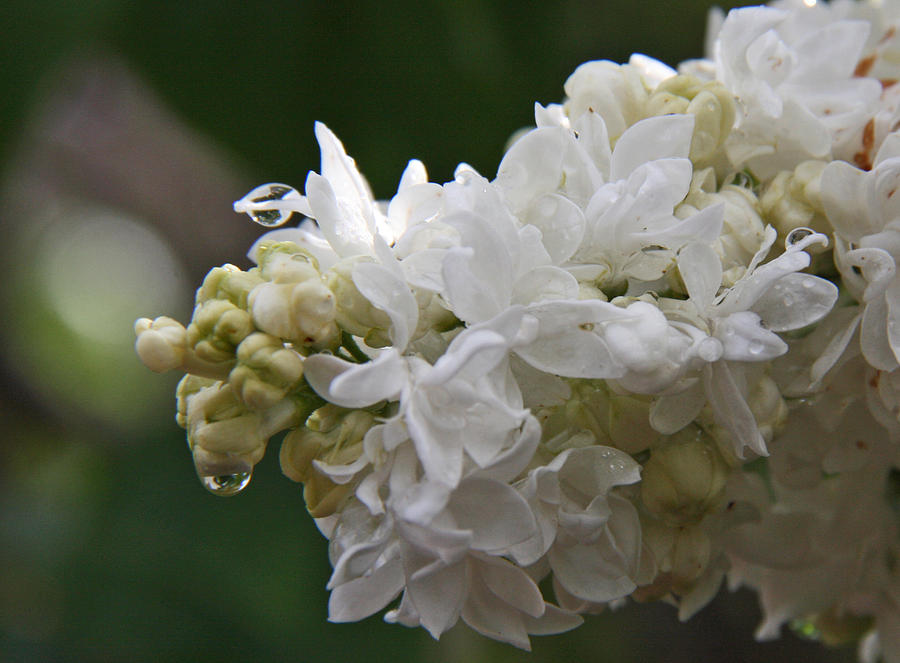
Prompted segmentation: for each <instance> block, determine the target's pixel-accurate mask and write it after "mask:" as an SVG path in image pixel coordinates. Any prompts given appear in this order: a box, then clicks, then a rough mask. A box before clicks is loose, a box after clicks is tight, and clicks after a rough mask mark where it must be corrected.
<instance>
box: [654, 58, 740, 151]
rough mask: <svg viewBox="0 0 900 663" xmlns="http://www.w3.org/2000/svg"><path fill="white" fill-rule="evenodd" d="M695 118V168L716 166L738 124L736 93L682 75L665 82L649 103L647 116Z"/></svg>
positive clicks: (718, 84)
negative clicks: (717, 154)
mask: <svg viewBox="0 0 900 663" xmlns="http://www.w3.org/2000/svg"><path fill="white" fill-rule="evenodd" d="M670 113H684V114H690V115H693V116H694V135H693V137H692V139H691V153H690V158H691V161H692V162H693V163H694V167H695V168H700V167H702V166H704V165H708V164H712V162H713V161H714V159H715V155H716V152H717V151H718V150H719V148H720V147H721V146H722V145H723V144H724V142H725V139H726V138H728V135H729V134H730V133H731V127H732V126H733V125H734V119H735V106H734V98H733V96H732V94H731V93H730V92H729V91H728V90H727V89H726V88H725V86H724V85H722V84H721V83H719V82H718V81H702V80H700V79H699V78H697V77H695V76H689V75H679V76H673V77H672V78H667V79H666V80H664V81H662V82H661V83H660V84H659V85H658V86H657V88H656V90H654V92H653V94H651V95H650V98H649V100H648V101H647V115H648V116H653V115H668V114H670Z"/></svg>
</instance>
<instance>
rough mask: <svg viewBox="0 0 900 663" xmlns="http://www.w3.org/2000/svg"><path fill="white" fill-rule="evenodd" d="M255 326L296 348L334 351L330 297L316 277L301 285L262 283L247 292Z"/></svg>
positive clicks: (335, 341)
mask: <svg viewBox="0 0 900 663" xmlns="http://www.w3.org/2000/svg"><path fill="white" fill-rule="evenodd" d="M250 312H251V315H252V316H253V322H254V323H255V324H256V326H257V327H258V328H259V329H261V330H262V331H264V332H266V333H267V334H271V335H272V336H277V337H279V338H282V339H284V340H286V341H290V342H292V343H294V344H295V345H297V346H298V347H312V348H316V349H324V348H336V347H337V345H338V344H339V341H340V331H339V329H338V327H337V325H336V324H335V318H334V314H335V306H334V295H333V294H332V292H331V290H329V289H328V288H327V287H325V285H323V284H322V282H321V281H320V280H319V278H318V276H317V277H316V278H315V279H310V280H309V281H304V282H302V283H274V282H269V283H263V284H261V285H259V286H257V287H256V288H255V289H254V290H253V292H252V293H250Z"/></svg>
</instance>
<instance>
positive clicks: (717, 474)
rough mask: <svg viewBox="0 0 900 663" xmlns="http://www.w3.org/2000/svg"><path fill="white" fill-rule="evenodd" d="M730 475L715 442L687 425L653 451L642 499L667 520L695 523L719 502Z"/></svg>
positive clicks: (644, 477)
mask: <svg viewBox="0 0 900 663" xmlns="http://www.w3.org/2000/svg"><path fill="white" fill-rule="evenodd" d="M728 474H729V469H728V466H727V464H726V463H725V461H724V460H723V459H722V457H721V455H720V454H719V451H718V450H717V448H716V445H715V443H714V442H713V441H712V440H707V439H706V436H705V435H704V434H702V433H697V432H696V429H694V428H693V427H688V428H685V429H684V430H682V431H680V432H679V433H676V434H675V435H673V436H671V437H670V438H669V439H668V440H667V441H666V442H665V443H664V444H662V445H661V446H659V447H657V448H655V449H653V450H652V451H651V454H650V459H649V460H648V461H647V462H646V463H645V464H644V469H643V473H642V476H643V480H642V481H641V498H642V499H643V502H644V505H645V506H646V507H647V510H648V511H650V512H651V513H654V514H656V515H658V516H660V517H662V518H663V519H664V520H665V521H666V522H669V523H673V524H681V523H689V522H696V521H699V520H700V519H701V518H702V517H703V516H704V515H705V514H706V513H707V512H708V511H709V510H710V509H712V508H713V507H714V506H715V505H716V504H717V503H718V502H719V500H720V499H721V497H722V492H723V489H724V487H725V481H726V480H727V478H728Z"/></svg>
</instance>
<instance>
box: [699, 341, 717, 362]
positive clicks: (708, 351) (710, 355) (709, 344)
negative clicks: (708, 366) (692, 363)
mask: <svg viewBox="0 0 900 663" xmlns="http://www.w3.org/2000/svg"><path fill="white" fill-rule="evenodd" d="M722 351H723V348H722V342H721V341H720V340H719V339H717V338H712V337H709V338H704V339H703V340H702V341H700V343H699V345H697V355H698V356H699V357H700V359H702V360H703V361H708V362H713V361H718V360H719V359H720V358H721V357H722Z"/></svg>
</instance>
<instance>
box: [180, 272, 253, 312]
mask: <svg viewBox="0 0 900 663" xmlns="http://www.w3.org/2000/svg"><path fill="white" fill-rule="evenodd" d="M262 282H263V279H262V277H260V275H259V273H258V270H256V269H251V270H250V271H249V272H243V271H241V270H240V269H238V268H237V267H235V266H234V265H223V266H222V267H216V268H214V269H212V270H210V272H209V273H208V274H207V275H206V278H204V279H203V285H201V286H200V287H199V288H198V289H197V295H196V297H195V302H196V304H197V305H200V304H202V303H204V302H206V301H209V300H212V299H224V300H226V301H229V302H231V303H232V304H234V305H235V306H237V307H238V308H240V309H244V310H246V309H247V298H248V297H249V296H250V291H251V290H253V288H255V287H256V286H258V285H259V284H260V283H262Z"/></svg>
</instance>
